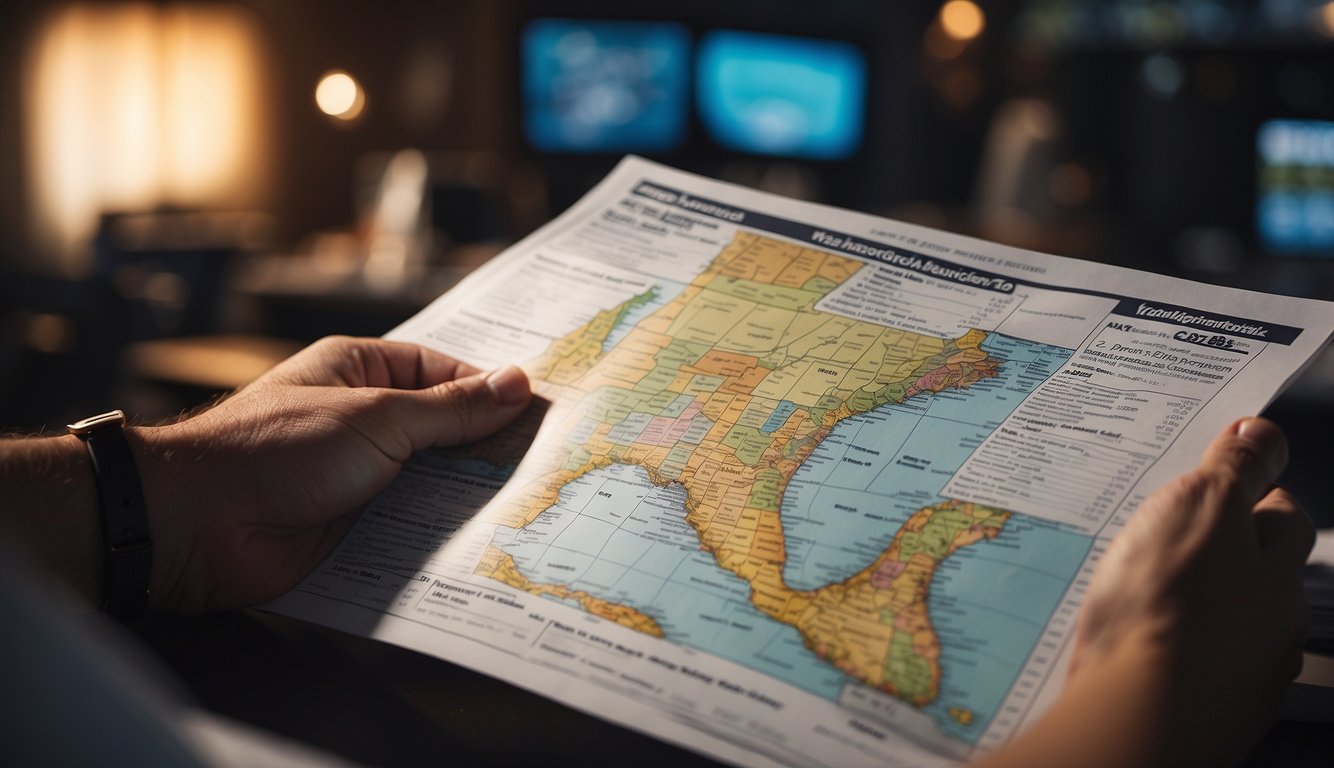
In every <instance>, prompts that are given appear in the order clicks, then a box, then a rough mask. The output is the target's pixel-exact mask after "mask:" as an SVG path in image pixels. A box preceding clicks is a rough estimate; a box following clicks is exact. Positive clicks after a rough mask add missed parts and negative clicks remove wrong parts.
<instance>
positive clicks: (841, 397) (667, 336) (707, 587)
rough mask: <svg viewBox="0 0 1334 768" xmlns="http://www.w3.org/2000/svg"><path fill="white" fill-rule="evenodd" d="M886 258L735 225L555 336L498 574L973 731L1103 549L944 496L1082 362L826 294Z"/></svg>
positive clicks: (768, 669)
mask: <svg viewBox="0 0 1334 768" xmlns="http://www.w3.org/2000/svg"><path fill="white" fill-rule="evenodd" d="M874 268H875V267H871V266H868V265H866V264H865V263H864V262H862V261H859V260H856V259H853V258H847V257H842V256H837V255H833V254H828V253H825V252H823V251H818V250H814V249H810V248H803V247H801V246H799V245H796V244H792V243H787V242H784V241H780V240H776V239H770V238H766V237H763V236H760V235H755V234H749V233H738V234H737V235H736V236H735V239H734V240H733V241H732V242H731V243H730V245H728V246H727V247H726V248H725V249H724V250H723V251H722V252H721V253H720V254H719V255H718V256H717V258H716V259H715V260H714V262H713V263H712V265H711V266H710V267H709V268H708V269H707V270H705V271H704V272H703V273H701V274H699V275H698V276H697V277H696V278H695V279H694V280H693V281H692V282H691V283H689V284H688V285H662V286H658V287H656V288H655V289H654V290H651V291H649V292H648V293H645V294H644V295H641V296H637V297H635V298H634V299H632V300H630V301H628V302H626V303H625V304H623V305H621V306H618V307H613V308H609V309H607V310H606V311H604V312H601V313H599V314H598V315H597V316H596V317H594V318H593V319H592V320H590V321H589V322H588V323H586V324H584V325H583V326H582V327H580V328H578V329H577V330H576V331H575V332H573V333H570V334H568V335H567V336H565V337H564V338H562V339H560V340H559V341H558V342H556V343H555V344H553V345H552V346H551V348H550V349H549V350H548V351H547V353H546V354H545V355H543V356H542V357H541V358H540V359H539V360H537V361H534V362H533V363H531V364H529V365H528V366H527V368H528V371H529V373H530V375H531V376H532V377H533V378H534V381H535V385H536V388H537V391H538V392H539V393H540V394H542V395H543V396H544V397H546V398H547V399H549V400H550V401H551V402H552V403H553V406H552V409H551V412H550V413H549V414H548V415H547V418H546V425H545V426H544V432H545V435H546V436H547V438H548V439H546V440H543V441H541V443H540V444H541V445H543V446H546V447H545V448H543V449H541V451H540V453H539V454H538V455H537V459H536V460H537V461H538V462H539V464H538V465H537V466H536V467H532V466H531V464H529V465H525V466H526V471H525V472H524V477H523V478H522V480H523V484H522V485H521V486H520V488H521V490H520V491H519V493H518V495H517V496H512V497H510V500H509V503H508V504H506V505H505V507H504V510H503V512H502V516H501V517H500V518H499V519H497V520H495V522H498V523H499V524H500V527H499V528H498V529H497V530H498V533H497V534H496V536H495V537H494V538H493V540H492V544H491V546H490V548H489V549H488V550H487V552H486V554H485V556H484V557H483V559H482V561H481V564H480V565H479V567H478V569H477V573H478V574H479V575H482V576H486V577H489V578H492V579H495V580H498V581H500V582H503V583H505V584H507V585H509V586H511V587H514V588H517V589H520V590H523V591H526V592H528V593H531V594H534V595H538V596H542V597H547V598H550V599H554V600H559V601H562V602H565V603H568V604H572V605H577V606H579V607H580V608H582V609H583V610H585V611H587V612H589V613H591V614H595V615H597V616H600V617H603V618H605V619H607V620H610V621H614V622H616V623H618V624H621V625H624V626H626V627H629V628H631V629H634V630H637V631H640V632H643V633H646V634H649V635H655V636H659V637H665V638H667V639H669V640H672V641H674V642H678V643H682V644H685V645H689V646H693V647H696V648H699V649H702V650H706V651H708V652H711V653H716V654H718V655H720V656H724V657H726V658H729V659H732V660H734V661H736V662H738V663H741V664H744V665H747V666H750V667H752V668H755V669H758V670H760V671H763V672H765V673H767V674H771V675H773V676H775V677H778V678H779V679H783V680H786V681H788V682H790V683H792V684H793V685H796V686H798V687H800V688H803V689H805V690H808V691H812V692H815V693H819V694H821V695H823V696H826V697H828V698H830V699H837V698H838V696H839V693H840V691H842V689H843V688H844V687H845V686H847V685H850V684H855V685H863V686H867V687H869V688H871V689H873V690H875V691H878V692H881V693H882V694H885V695H888V696H892V697H894V698H895V699H896V700H899V701H901V702H906V703H907V704H909V705H911V706H913V707H916V708H921V709H923V710H924V711H926V712H928V713H929V714H931V715H932V716H933V717H934V718H935V720H936V722H937V723H938V724H939V727H940V728H941V729H942V730H943V731H945V732H947V733H949V734H950V735H952V736H955V737H957V738H960V739H962V740H964V741H966V742H969V743H972V742H973V740H974V739H975V738H976V736H977V735H978V734H979V733H980V732H981V730H982V728H983V727H984V726H985V723H986V722H987V720H988V719H989V718H990V717H991V716H992V715H993V714H994V712H995V709H996V708H997V707H998V706H999V703H1000V701H1001V699H1002V698H1003V696H1004V694H1005V692H1006V690H1007V689H1008V688H1009V686H1010V685H1011V683H1012V682H1013V680H1014V678H1015V676H1016V675H1017V674H1018V672H1019V669H1020V668H1021V666H1022V665H1023V663H1024V661H1025V659H1026V658H1027V656H1028V654H1029V652H1030V651H1031V650H1032V647H1033V645H1034V643H1035V642H1036V640H1037V637H1038V635H1039V633H1040V631H1041V628H1042V626H1043V625H1044V623H1045V622H1046V621H1047V619H1048V617H1049V616H1050V614H1051V611H1052V610H1053V609H1054V608H1055V606H1056V605H1057V603H1058V602H1059V600H1060V597H1061V595H1062V594H1063V592H1064V590H1065V588H1066V587H1067V586H1068V584H1069V582H1070V580H1071V579H1072V578H1073V576H1074V574H1075V572H1076V571H1077V570H1078V568H1079V565H1080V563H1081V561H1082V559H1083V557H1084V555H1085V553H1086V552H1087V550H1088V548H1089V545H1090V543H1091V542H1090V540H1089V539H1087V538H1086V537H1083V536H1079V535H1076V534H1073V533H1070V532H1067V531H1064V530H1062V529H1060V528H1058V527H1056V526H1053V525H1050V524H1047V523H1043V522H1041V521H1037V520H1035V519H1026V518H1024V517H1023V516H1022V515H1018V514H1015V513H1013V512H1011V511H1008V510H1002V509H995V508H991V507H986V506H982V505H980V504H973V503H969V502H967V501H962V500H957V499H949V498H943V497H940V496H939V495H938V491H939V489H940V487H941V486H942V485H943V484H944V482H945V480H946V479H948V477H949V476H950V474H952V472H953V471H954V469H956V468H957V467H958V466H959V464H961V463H962V461H963V460H964V459H965V458H966V457H967V455H968V453H969V452H970V451H971V449H972V448H973V447H975V446H976V445H977V444H978V443H979V442H980V441H981V440H982V439H983V438H984V437H985V436H986V435H987V434H988V433H989V432H990V431H991V430H993V429H994V428H995V427H996V426H997V425H998V424H999V423H1000V421H1001V420H1002V419H1003V418H1004V417H1005V416H1006V414H1007V413H1009V411H1010V410H1011V409H1013V408H1014V407H1015V406H1016V405H1017V404H1018V403H1019V401H1020V400H1021V399H1022V398H1023V396H1024V395H1025V394H1027V393H1028V392H1030V391H1031V390H1032V389H1033V387H1035V386H1036V385H1037V384H1038V383H1040V382H1041V381H1042V380H1044V379H1045V378H1046V377H1047V376H1049V375H1050V374H1051V373H1052V372H1053V371H1055V370H1056V368H1057V367H1059V366H1060V365H1061V363H1062V362H1064V360H1065V359H1066V358H1067V357H1068V356H1069V354H1070V351H1069V350H1066V349H1061V348H1058V347H1052V346H1047V345H1042V344H1036V343H1032V342H1025V341H1023V340H1017V339H1012V338H1006V337H1000V336H996V335H994V334H987V333H984V332H983V331H980V330H974V331H969V332H967V333H965V334H964V335H963V336H961V337H959V338H954V339H942V338H937V337H933V336H926V335H922V334H918V333H913V332H909V331H905V330H900V329H896V328H892V327H889V326H885V325H877V324H873V323H869V322H863V321H858V320H854V319H850V318H848V317H845V316H842V315H837V314H832V313H828V312H823V311H820V310H819V309H817V304H818V303H819V302H820V300H821V299H822V298H823V297H825V296H826V295H827V294H828V293H829V292H830V291H832V290H833V289H834V288H836V287H837V286H838V285H839V284H840V283H842V282H844V281H845V280H847V279H848V278H849V277H850V276H852V275H853V274H854V273H855V272H856V271H857V270H859V269H874ZM553 435H554V436H555V440H554V441H552V440H551V439H550V437H551V436H553ZM530 461H531V459H530ZM1035 552H1040V553H1041V558H1038V557H1034V556H1033V553H1035ZM1030 561H1032V562H1040V563H1041V565H1040V566H1035V565H1033V564H1032V563H1030Z"/></svg>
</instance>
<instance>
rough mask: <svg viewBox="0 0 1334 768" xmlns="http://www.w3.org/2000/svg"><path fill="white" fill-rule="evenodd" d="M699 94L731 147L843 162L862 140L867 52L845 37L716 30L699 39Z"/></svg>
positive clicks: (716, 131)
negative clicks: (797, 35)
mask: <svg viewBox="0 0 1334 768" xmlns="http://www.w3.org/2000/svg"><path fill="white" fill-rule="evenodd" d="M695 94H696V102H697V104H698V107H699V118H700V121H701V122H702V123H703V125H704V128H705V130H706V131H707V132H708V134H709V136H710V137H711V138H712V139H713V140H714V141H716V142H718V143H719V144H721V145H722V146H724V147H727V148H728V149H733V150H737V151H741V152H749V153H755V154H762V155H778V156H785V157H802V158H812V159H819V160H838V159H844V158H847V157H849V156H850V155H853V154H855V153H856V152H857V150H858V149H859V148H860V147H861V143H862V131H863V126H864V123H865V110H866V56H865V54H864V53H863V51H862V50H861V48H859V47H858V46H856V45H854V44H852V43H847V42H841V41H835V40H817V39H810V38H803V37H794V36H788V35H772V34H763V33H757V32H744V31H739V30H715V31H712V32H708V33H705V34H704V36H703V37H702V38H701V40H700V43H699V52H698V55H697V57H696V66H695Z"/></svg>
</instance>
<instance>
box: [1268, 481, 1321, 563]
mask: <svg viewBox="0 0 1334 768" xmlns="http://www.w3.org/2000/svg"><path fill="white" fill-rule="evenodd" d="M1254 519H1255V536H1256V540H1257V541H1258V543H1259V545H1260V552H1261V553H1262V555H1263V556H1264V558H1265V560H1266V561H1268V562H1269V563H1270V564H1272V565H1273V566H1275V567H1276V568H1281V569H1283V570H1285V571H1289V572H1290V573H1291V574H1293V575H1296V576H1300V574H1301V572H1302V569H1303V567H1304V566H1305V565H1306V558H1307V557H1309V556H1310V554H1311V548H1312V547H1313V546H1315V526H1314V525H1312V524H1311V519H1310V518H1309V517H1307V516H1306V513H1305V512H1304V511H1303V510H1302V507H1301V504H1300V503H1298V501H1297V499H1296V498H1294V497H1293V496H1292V494H1290V493H1288V492H1287V491H1285V490H1283V489H1282V488H1272V489H1270V491H1269V493H1267V494H1265V496H1264V498H1262V499H1260V501H1258V502H1257V503H1256V505H1255V510H1254Z"/></svg>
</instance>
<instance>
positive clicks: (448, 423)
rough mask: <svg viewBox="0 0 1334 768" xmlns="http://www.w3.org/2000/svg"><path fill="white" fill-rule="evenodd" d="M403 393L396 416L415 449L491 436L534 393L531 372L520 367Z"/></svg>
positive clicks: (513, 415) (465, 377)
mask: <svg viewBox="0 0 1334 768" xmlns="http://www.w3.org/2000/svg"><path fill="white" fill-rule="evenodd" d="M402 394H403V396H402V397H400V398H397V402H398V404H399V412H398V413H397V414H396V418H397V420H398V422H399V423H400V424H401V425H402V427H403V429H404V430H405V431H406V432H407V435H408V438H409V441H410V442H411V444H412V449H413V450H414V451H418V450H422V449H423V448H429V447H431V446H453V445H462V444H464V443H470V442H472V441H474V440H477V439H479V438H482V437H485V436H486V435H489V434H491V433H492V432H495V431H496V430H498V429H500V428H501V427H503V426H505V425H506V424H508V423H510V422H511V421H513V420H514V418H515V417H516V416H518V415H519V414H520V413H521V412H523V409H524V408H525V407H526V406H527V405H528V401H529V400H530V399H531V397H532V392H531V390H530V388H529V383H528V377H527V375H526V374H524V372H523V370H522V369H520V368H517V367H515V366H506V367H504V368H499V369H497V370H494V371H492V372H490V373H488V374H474V375H471V376H464V377H462V378H458V379H452V380H449V381H445V382H443V383H440V384H437V385H435V386H433V387H430V388H427V389H421V390H413V391H405V392H403V393H402Z"/></svg>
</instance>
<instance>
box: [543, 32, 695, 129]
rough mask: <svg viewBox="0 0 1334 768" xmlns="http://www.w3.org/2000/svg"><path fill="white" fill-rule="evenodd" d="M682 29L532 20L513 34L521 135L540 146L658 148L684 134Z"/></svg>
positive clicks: (686, 95) (685, 35) (686, 87)
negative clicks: (517, 57)
mask: <svg viewBox="0 0 1334 768" xmlns="http://www.w3.org/2000/svg"><path fill="white" fill-rule="evenodd" d="M690 44H691V39H690V32H689V30H688V29H686V27H685V26H684V25H681V24H677V23H674V22H639V21H611V20H584V19H555V18H547V19H535V20H533V21H531V22H529V24H528V25H527V26H526V27H524V29H523V31H522V33H521V37H520V43H519V46H520V54H521V59H522V61H521V65H520V66H521V72H522V75H521V77H522V89H521V91H522V100H523V103H522V110H521V111H522V122H523V131H524V137H525V139H526V140H527V142H528V143H529V145H531V146H532V147H533V148H535V149H537V150H539V151H543V152H664V151H669V150H671V149H674V148H675V147H677V146H679V145H680V144H681V142H682V141H684V140H685V137H686V133H687V131H688V129H689V113H690Z"/></svg>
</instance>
